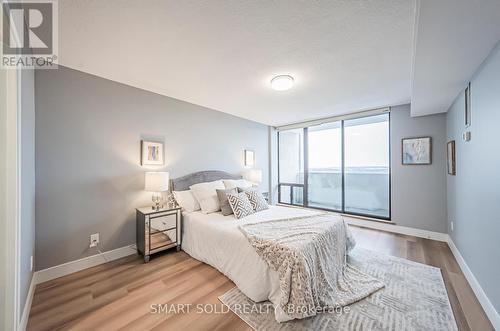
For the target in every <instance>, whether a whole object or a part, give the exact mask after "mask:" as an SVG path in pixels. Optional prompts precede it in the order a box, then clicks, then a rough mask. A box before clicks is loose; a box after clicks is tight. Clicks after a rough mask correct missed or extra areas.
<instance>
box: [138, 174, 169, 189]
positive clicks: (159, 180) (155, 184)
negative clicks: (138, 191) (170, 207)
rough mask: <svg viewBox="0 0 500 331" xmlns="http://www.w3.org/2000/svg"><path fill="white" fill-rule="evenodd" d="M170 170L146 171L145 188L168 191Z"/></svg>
mask: <svg viewBox="0 0 500 331" xmlns="http://www.w3.org/2000/svg"><path fill="white" fill-rule="evenodd" d="M168 180H169V175H168V172H146V173H145V185H144V189H145V190H146V191H150V192H165V191H168Z"/></svg>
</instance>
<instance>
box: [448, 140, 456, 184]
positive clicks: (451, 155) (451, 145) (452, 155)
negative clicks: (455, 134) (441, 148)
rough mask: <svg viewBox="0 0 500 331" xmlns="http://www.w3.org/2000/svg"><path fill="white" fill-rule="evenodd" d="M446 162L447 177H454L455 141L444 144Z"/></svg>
mask: <svg viewBox="0 0 500 331" xmlns="http://www.w3.org/2000/svg"><path fill="white" fill-rule="evenodd" d="M446 160H447V166H448V175H452V176H455V175H456V174H457V168H456V165H455V140H452V141H449V142H448V143H447V144H446Z"/></svg>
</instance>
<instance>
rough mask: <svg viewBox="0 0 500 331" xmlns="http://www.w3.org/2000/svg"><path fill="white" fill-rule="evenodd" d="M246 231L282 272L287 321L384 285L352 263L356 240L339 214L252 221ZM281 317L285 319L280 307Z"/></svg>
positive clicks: (281, 305)
mask: <svg viewBox="0 0 500 331" xmlns="http://www.w3.org/2000/svg"><path fill="white" fill-rule="evenodd" d="M240 230H241V231H242V232H243V234H244V235H245V237H246V238H247V239H248V241H249V242H250V244H251V245H252V247H253V248H254V249H255V250H256V252H257V254H258V255H259V256H260V257H261V258H262V259H263V260H264V261H265V262H266V263H267V264H268V265H269V266H270V267H271V268H272V269H273V270H275V271H276V272H277V273H278V276H279V281H280V292H281V295H280V302H279V305H278V307H275V310H278V309H279V310H281V311H282V312H284V313H285V314H286V315H287V318H286V319H285V320H288V319H300V318H306V317H309V316H315V315H316V314H318V313H319V312H322V311H327V310H328V309H334V308H338V307H343V306H345V305H349V304H351V303H353V302H356V301H358V300H361V299H363V298H365V297H367V296H368V295H370V294H372V293H373V292H375V291H377V290H379V289H381V288H382V287H384V284H383V283H382V282H380V281H379V280H377V279H375V278H373V277H371V276H369V275H367V274H365V273H363V272H361V271H359V270H357V269H356V268H354V267H352V266H350V265H349V264H348V263H347V262H346V257H347V252H348V251H349V250H350V249H352V248H353V247H354V245H355V242H354V239H353V238H352V235H351V234H350V231H349V229H348V227H347V225H346V224H345V222H344V220H343V219H342V217H340V216H338V215H334V214H328V213H325V214H320V215H314V216H308V217H297V218H289V219H281V220H271V221H264V222H258V223H248V224H244V225H241V226H240ZM275 304H276V303H275ZM276 318H277V320H278V321H279V322H282V321H284V319H283V318H278V313H277V312H276Z"/></svg>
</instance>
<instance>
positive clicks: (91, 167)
mask: <svg viewBox="0 0 500 331" xmlns="http://www.w3.org/2000/svg"><path fill="white" fill-rule="evenodd" d="M35 94H36V98H35V101H36V218H37V219H36V222H37V231H36V269H37V270H39V269H44V268H47V267H51V266H54V265H58V264H61V263H64V262H68V261H71V260H76V259H79V258H82V257H84V256H88V255H93V254H96V253H97V252H96V251H95V249H89V248H88V245H89V236H90V234H92V233H95V232H99V233H100V240H101V250H102V251H106V250H111V249H115V248H119V247H123V246H126V245H130V244H133V243H134V241H135V211H134V208H136V207H140V206H145V205H149V204H150V203H151V201H150V199H151V198H150V194H149V193H147V192H144V191H143V187H144V172H145V171H147V170H149V169H148V168H146V167H141V166H140V163H139V155H140V149H139V146H140V140H141V138H161V139H163V140H164V141H165V150H166V152H165V157H166V165H165V167H164V168H160V169H154V170H168V171H169V172H170V175H171V177H178V176H183V175H186V174H188V173H191V172H194V171H199V170H209V169H217V170H225V171H229V172H232V173H239V172H241V171H243V170H244V164H243V163H244V160H243V151H244V149H245V148H251V149H254V150H255V154H256V168H260V169H262V170H263V182H262V187H261V188H262V190H265V191H268V189H267V188H268V183H269V180H268V165H269V159H268V158H269V145H268V127H267V126H265V125H262V124H258V123H255V122H251V121H247V120H243V119H241V118H238V117H234V116H231V115H227V114H224V113H221V112H218V111H214V110H210V109H207V108H204V107H200V106H196V105H193V104H190V103H187V102H182V101H179V100H175V99H172V98H168V97H165V96H161V95H158V94H154V93H150V92H146V91H143V90H139V89H136V88H132V87H129V86H126V85H122V84H119V83H115V82H112V81H109V80H105V79H101V78H98V77H95V76H92V75H89V74H85V73H82V72H79V71H75V70H71V69H68V68H64V67H60V69H58V70H39V71H36V74H35Z"/></svg>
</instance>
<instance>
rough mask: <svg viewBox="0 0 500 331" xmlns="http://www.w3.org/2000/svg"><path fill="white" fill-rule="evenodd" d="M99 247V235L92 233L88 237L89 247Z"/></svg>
mask: <svg viewBox="0 0 500 331" xmlns="http://www.w3.org/2000/svg"><path fill="white" fill-rule="evenodd" d="M97 245H99V233H94V234H91V235H90V247H96V246H97Z"/></svg>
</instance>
